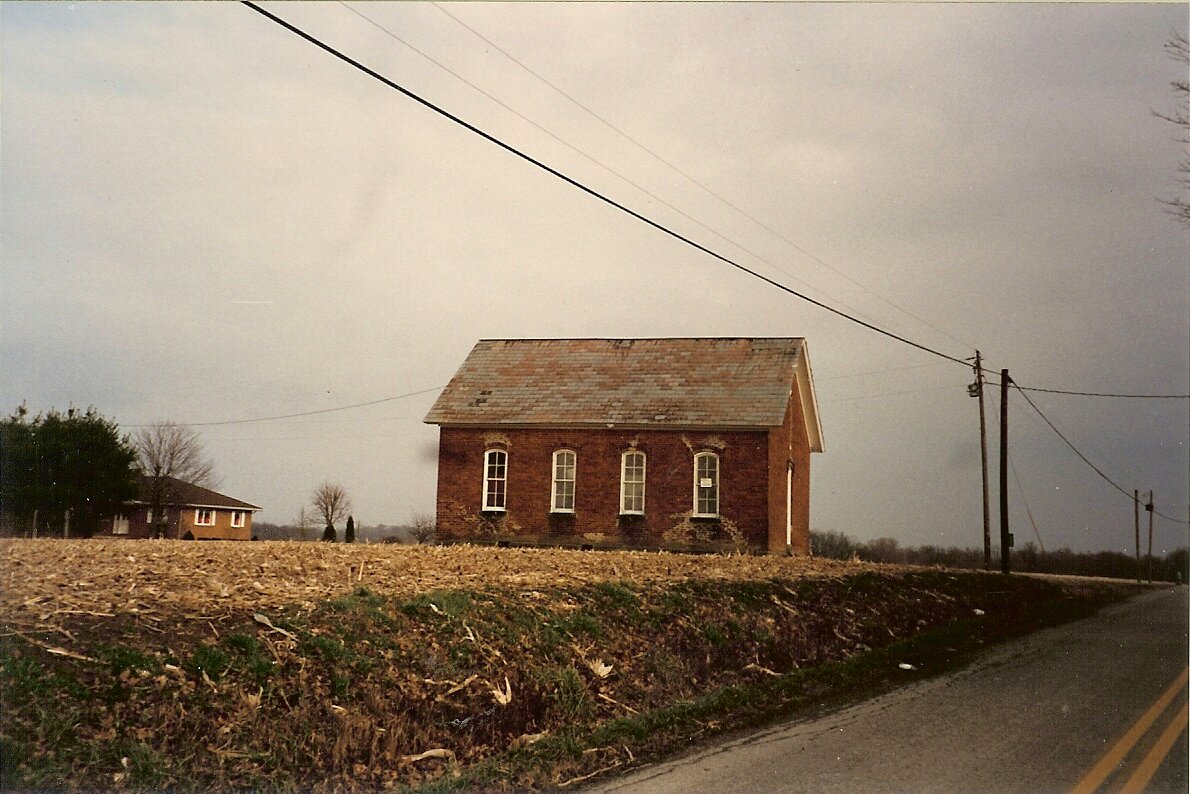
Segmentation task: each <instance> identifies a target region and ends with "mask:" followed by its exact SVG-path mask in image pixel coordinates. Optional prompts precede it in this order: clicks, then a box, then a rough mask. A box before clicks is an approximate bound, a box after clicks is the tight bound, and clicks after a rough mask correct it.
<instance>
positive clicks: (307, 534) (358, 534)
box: [252, 521, 414, 543]
mask: <svg viewBox="0 0 1190 794" xmlns="http://www.w3.org/2000/svg"><path fill="white" fill-rule="evenodd" d="M322 531H323V529H322V527H318V528H315V527H314V525H313V524H311V525H310V526H308V527H306V528H305V529H304V530H303V529H302V528H301V527H298V526H294V525H292V524H270V523H268V522H266V521H254V522H253V523H252V535H253V536H254V537H255V538H256V539H257V540H311V541H314V540H317V541H321V540H322ZM337 534H338V540H339V542H342V541H343V535H344V529H343V527H342V526H340V527H338V531H337ZM355 542H356V543H413V542H414V540H413V535H412V534H411V528H410V527H407V526H397V525H389V524H376V525H374V526H366V527H365V526H358V527H356V528H355Z"/></svg>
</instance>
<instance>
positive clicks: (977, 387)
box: [967, 350, 992, 571]
mask: <svg viewBox="0 0 1190 794" xmlns="http://www.w3.org/2000/svg"><path fill="white" fill-rule="evenodd" d="M967 393H968V394H970V395H971V396H972V397H978V398H979V460H980V463H981V465H982V469H983V569H984V570H985V571H990V570H992V525H991V517H990V511H989V505H988V425H987V418H986V416H985V414H984V408H983V356H982V355H980V352H979V351H978V350H976V351H975V383H973V384H971V385H970V386H968V387H967Z"/></svg>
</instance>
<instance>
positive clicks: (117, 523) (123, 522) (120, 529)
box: [112, 514, 128, 535]
mask: <svg viewBox="0 0 1190 794" xmlns="http://www.w3.org/2000/svg"><path fill="white" fill-rule="evenodd" d="M112 534H113V535H127V534H128V516H126V515H123V514H121V515H118V516H115V517H113V518H112Z"/></svg>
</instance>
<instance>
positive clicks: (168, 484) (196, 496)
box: [138, 474, 262, 510]
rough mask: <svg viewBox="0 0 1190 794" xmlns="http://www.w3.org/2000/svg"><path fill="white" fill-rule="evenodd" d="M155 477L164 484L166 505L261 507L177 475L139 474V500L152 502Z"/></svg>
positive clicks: (255, 508)
mask: <svg viewBox="0 0 1190 794" xmlns="http://www.w3.org/2000/svg"><path fill="white" fill-rule="evenodd" d="M156 479H160V480H161V481H162V482H163V483H164V485H165V498H164V500H163V501H164V503H165V504H167V505H173V506H177V507H221V508H227V509H232V510H261V509H262V508H260V507H257V506H256V505H252V504H248V503H247V502H241V501H240V500H239V499H232V498H231V497H230V496H224V495H223V494H221V493H219V492H217V491H212V490H211V489H210V488H203V487H202V486H201V485H195V484H194V483H189V482H186V481H185V480H179V479H178V478H177V477H161V478H155V477H152V476H149V475H144V474H142V475H141V477H140V482H139V484H138V487H139V489H140V500H139V501H141V502H142V503H145V504H150V503H152V501H153V483H154V480H156Z"/></svg>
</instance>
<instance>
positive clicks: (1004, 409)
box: [1000, 369, 1012, 573]
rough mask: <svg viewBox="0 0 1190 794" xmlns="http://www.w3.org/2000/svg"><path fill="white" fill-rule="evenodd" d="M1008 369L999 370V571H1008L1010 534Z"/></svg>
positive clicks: (1010, 381)
mask: <svg viewBox="0 0 1190 794" xmlns="http://www.w3.org/2000/svg"><path fill="white" fill-rule="evenodd" d="M1009 383H1012V379H1011V378H1009V377H1008V370H1006V369H1002V370H1000V572H1001V573H1008V572H1009V564H1008V550H1009V549H1010V548H1012V534H1011V533H1010V532H1009V531H1008V384H1009Z"/></svg>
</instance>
